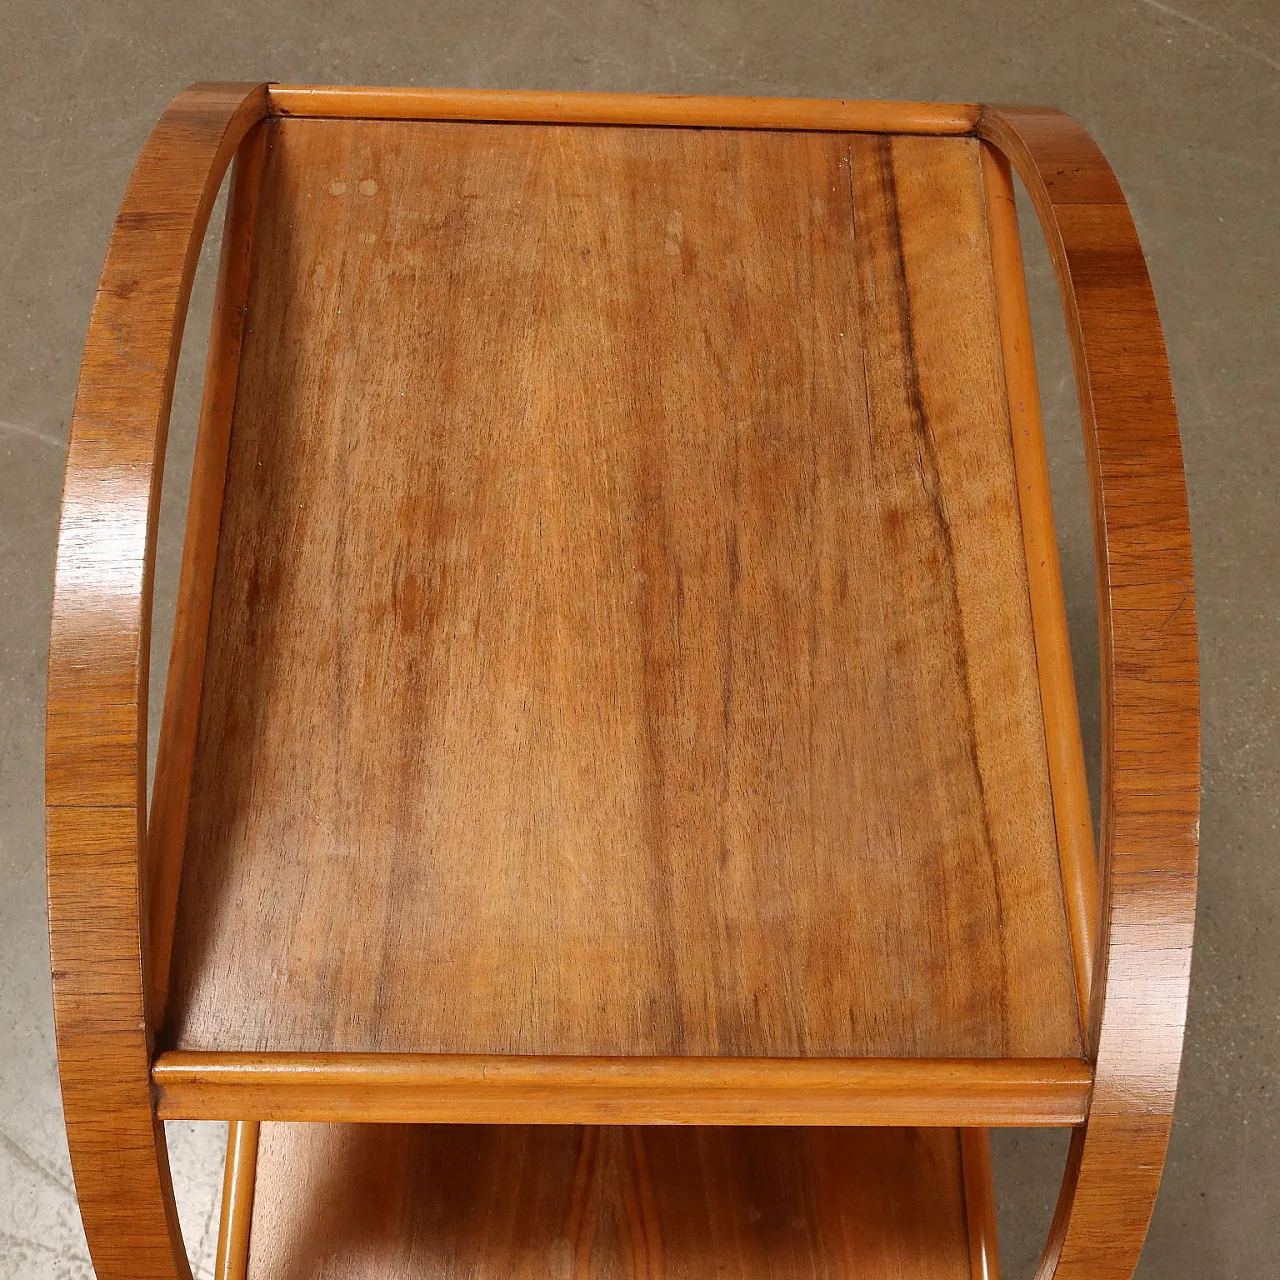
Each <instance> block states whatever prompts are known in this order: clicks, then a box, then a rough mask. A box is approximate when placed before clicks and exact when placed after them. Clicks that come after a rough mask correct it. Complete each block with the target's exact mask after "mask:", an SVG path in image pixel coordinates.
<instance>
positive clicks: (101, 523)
mask: <svg viewBox="0 0 1280 1280" xmlns="http://www.w3.org/2000/svg"><path fill="white" fill-rule="evenodd" d="M266 110H267V100H266V92H265V86H263V85H250V84H244V85H225V84H224V85H207V84H206V85H193V86H191V88H189V89H187V90H185V91H184V92H182V93H181V94H179V95H178V97H177V98H175V99H174V101H173V102H172V103H171V104H170V106H169V107H168V108H167V109H166V111H165V113H164V115H163V116H162V117H161V118H160V120H159V122H158V123H157V124H156V126H155V128H154V129H153V130H152V132H151V134H150V136H149V137H148V139H147V141H146V143H145V144H144V146H143V148H142V152H141V154H140V155H139V158H138V161H137V164H136V165H135V167H134V170H133V174H132V176H131V177H130V179H129V184H128V187H127V188H126V190H125V194H124V197H123V200H122V202H121V207H120V213H119V216H118V217H117V219H116V223H115V226H114V228H113V230H112V233H111V242H110V246H109V248H108V251H107V258H106V263H105V265H104V267H103V271H102V277H101V280H100V283H99V286H98V292H97V295H96V297H95V300H94V305H93V313H92V316H91V318H90V322H89V333H88V337H87V339H86V342H85V353H84V359H83V362H82V364H81V370H80V382H79V386H78V388H77V391H76V403H75V409H74V412H73V414H72V420H71V433H70V444H69V448H68V454H67V467H66V473H65V477H64V483H63V495H62V514H61V521H60V525H59V534H58V553H57V564H56V570H55V575H54V595H53V617H52V622H51V628H50V640H49V684H48V703H47V718H46V754H45V767H46V772H45V802H46V822H47V866H48V890H49V898H48V904H49V942H50V953H51V961H52V978H53V1005H54V1026H55V1031H56V1034H57V1045H58V1071H59V1076H60V1078H61V1083H62V1100H63V1113H64V1118H65V1123H66V1131H67V1145H68V1148H69V1151H70V1156H71V1166H72V1171H73V1173H74V1176H75V1184H76V1198H77V1200H78V1202H79V1207H80V1217H81V1220H82V1222H83V1224H84V1230H85V1237H86V1240H87V1242H88V1246H89V1253H90V1256H91V1258H92V1261H93V1266H94V1270H95V1272H96V1274H97V1276H98V1278H99V1280H190V1275H191V1270H190V1264H189V1262H188V1260H187V1256H186V1251H185V1249H184V1248H183V1244H182V1233H181V1229H180V1227H179V1224H178V1217H177V1210H176V1207H175V1204H174V1199H173V1186H172V1181H171V1178H170V1172H169V1165H168V1156H167V1153H166V1148H165V1140H164V1128H163V1125H162V1124H161V1123H160V1121H159V1120H158V1119H157V1117H156V1114H155V1105H154V1097H153V1091H152V1087H151V1082H150V1079H149V1065H150V1058H151V1049H152V1044H151V1030H152V1029H151V1027H150V1026H149V1025H148V1022H147V1017H146V991H147V980H146V975H145V967H144V966H145V956H146V955H147V938H146V924H147V922H146V913H145V910H144V903H145V901H146V882H145V873H146V859H145V822H144V815H145V810H146V794H145V793H146V759H147V750H146V735H147V730H146V726H147V676H148V665H149V662H148V659H149V653H150V644H151V631H150V624H151V592H152V581H153V571H154V565H155V537H156V520H157V516H158V512H159V499H160V486H161V477H162V474H163V468H164V451H165V436H166V432H167V429H168V422H169V409H170V404H171V402H172V396H173V380H174V373H175V370H176V367H177V362H178V354H179V350H180V348H181V342H182V328H183V321H184V319H185V316H186V308H187V301H188V299H189V297H190V292H191V281H192V278H193V276H194V274H195V268H196V263H197V261H198V258H199V251H200V244H201V241H202V240H203V238H204V232H205V227H206V225H207V223H208V219H209V214H210V212H211V210H212V207H213V203H214V199H215V197H216V196H217V192H218V188H219V186H220V184H221V181H222V176H223V174H224V173H225V171H226V168H227V165H228V164H229V163H230V161H231V157H232V155H233V154H234V153H235V151H236V149H237V147H238V146H239V144H240V141H241V139H242V138H243V137H244V135H245V133H246V132H247V131H248V130H249V129H250V128H251V127H252V126H253V125H254V124H255V123H256V122H257V121H258V120H260V119H261V118H262V117H263V115H264V114H265V113H266Z"/></svg>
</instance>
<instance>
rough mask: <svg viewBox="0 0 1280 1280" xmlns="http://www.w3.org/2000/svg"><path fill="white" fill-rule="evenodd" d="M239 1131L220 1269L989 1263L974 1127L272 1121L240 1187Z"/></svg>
mask: <svg viewBox="0 0 1280 1280" xmlns="http://www.w3.org/2000/svg"><path fill="white" fill-rule="evenodd" d="M252 1137H253V1127H252V1126H250V1125H249V1124H247V1123H246V1124H243V1125H233V1126H232V1147H233V1152H234V1150H235V1148H236V1144H237V1138H239V1139H240V1143H239V1145H240V1151H241V1155H242V1157H243V1155H244V1153H245V1151H248V1152H250V1158H249V1159H248V1160H247V1161H246V1160H245V1159H243V1158H242V1159H241V1160H240V1162H239V1165H238V1166H237V1162H236V1161H235V1160H234V1159H229V1161H228V1178H229V1180H230V1182H231V1186H232V1188H233V1190H234V1191H235V1194H232V1195H229V1196H228V1199H227V1204H228V1205H229V1206H230V1211H229V1212H227V1211H224V1221H223V1241H222V1252H223V1255H224V1256H223V1259H222V1263H223V1266H224V1268H225V1269H224V1270H222V1271H220V1275H223V1276H226V1277H239V1276H243V1275H247V1276H248V1277H250V1278H251V1280H303V1278H304V1277H305V1278H306V1280H321V1278H323V1280H365V1278H366V1277H367V1278H369V1280H373V1277H378V1280H410V1278H411V1277H412V1278H413V1280H426V1278H431V1280H445V1278H446V1277H447V1278H449V1280H454V1278H461V1277H466V1280H488V1278H489V1277H493V1280H499V1278H500V1280H521V1278H524V1277H528V1278H529V1280H532V1278H533V1277H538V1278H539V1280H571V1278H577V1277H587V1276H590V1277H601V1278H611V1277H619V1278H622V1277H628V1278H630V1277H635V1278H637V1280H641V1278H643V1280H667V1278H668V1277H669V1278H671V1280H674V1278H676V1277H683V1278H687V1280H703V1278H704V1277H712V1276H714V1277H716V1280H736V1278H739V1277H741V1278H742V1280H757V1278H759V1280H764V1278H765V1277H768V1278H769V1280H790V1278H792V1277H794V1278H795V1280H801V1278H802V1277H803V1280H814V1278H815V1277H827V1276H833V1277H834V1276H839V1277H842V1278H852V1280H860V1278H862V1277H866V1280H872V1278H873V1277H874V1278H875V1280H898V1278H900V1280H908V1278H910V1280H970V1277H982V1278H983V1280H994V1278H995V1276H996V1274H997V1271H996V1264H995V1238H994V1226H993V1223H994V1217H993V1214H992V1207H991V1202H992V1197H991V1182H990V1165H989V1159H988V1156H987V1146H986V1133H985V1130H956V1129H852V1128H850V1129H834V1128H806V1129H783V1128H777V1129H774V1128H728V1127H715V1128H682V1127H671V1128H668V1127H661V1126H648V1127H630V1126H600V1127H597V1126H549V1125H541V1126H517V1125H512V1126H496V1125H495V1126H472V1125H373V1124H287V1123H265V1124H263V1125H262V1126H261V1130H260V1136H259V1141H258V1144H257V1146H258V1154H257V1172H256V1183H255V1184H254V1186H253V1189H252V1195H251V1196H250V1195H249V1194H248V1192H249V1178H250V1177H251V1176H252V1170H253V1165H252V1155H251V1153H252V1145H253V1144H252V1142H251V1141H246V1139H251V1138H252ZM237 1167H238V1168H239V1172H238V1173H237ZM250 1204H251V1205H252V1209H251V1214H252V1216H251V1220H250V1221H248V1222H246V1221H245V1220H244V1219H245V1217H246V1215H247V1214H248V1213H249V1208H248V1206H249V1205H250ZM246 1227H247V1230H246Z"/></svg>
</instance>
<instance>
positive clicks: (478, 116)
mask: <svg viewBox="0 0 1280 1280" xmlns="http://www.w3.org/2000/svg"><path fill="white" fill-rule="evenodd" d="M268 94H269V97H270V102H271V110H272V111H273V112H274V113H275V114H277V115H281V116H296V117H302V118H329V119H350V118H359V119H379V120H505V121H523V122H525V123H531V124H575V123H576V124H614V125H648V126H655V125H660V126H665V127H689V128H727V129H819V130H834V131H837V132H841V133H846V132H863V133H924V134H961V133H972V132H973V129H974V126H975V125H976V124H977V120H978V108H977V107H976V106H974V105H973V104H972V103H959V102H861V101H857V100H854V99H844V98H831V99H822V98H735V97H706V96H690V95H685V94H644V93H547V92H537V91H534V92H527V91H513V90H492V89H489V90H486V89H390V88H381V87H378V88H374V87H369V86H357V85H284V84H273V85H270V86H269V88H268Z"/></svg>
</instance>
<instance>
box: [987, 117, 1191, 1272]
mask: <svg viewBox="0 0 1280 1280" xmlns="http://www.w3.org/2000/svg"><path fill="white" fill-rule="evenodd" d="M979 132H980V133H981V135H982V137H983V138H985V139H986V140H987V141H989V142H990V143H992V144H993V145H994V146H996V147H997V148H998V149H999V150H1000V151H1001V152H1003V153H1004V154H1005V155H1006V156H1007V157H1008V158H1009V160H1010V161H1011V162H1012V164H1013V165H1014V167H1015V168H1016V169H1017V171H1018V173H1019V174H1020V175H1021V177H1022V179H1023V181H1024V182H1025V183H1026V185H1027V189H1028V191H1029V192H1030V194H1031V198H1032V200H1033V201H1034V203H1035V206H1036V211H1037V213H1038V214H1039V216H1040V221H1041V225H1042V226H1043V228H1044V232H1045V237H1046V239H1047V240H1048V243H1049V249H1050V252H1051V254H1052V256H1053V261H1054V266H1055V269H1056V271H1057V275H1058V280H1059V284H1060V286H1061V290H1062V295H1063V305H1064V310H1065V312H1066V319H1067V331H1068V334H1069V335H1070V338H1071V343H1072V349H1073V355H1074V358H1075V369H1076V381H1077V387H1078V390H1079V398H1080V414H1081V419H1082V422H1083V426H1084V434H1085V444H1086V458H1087V460H1088V465H1089V475H1090V482H1091V485H1092V490H1093V505H1094V517H1095V520H1094V528H1095V536H1096V554H1097V565H1098V625H1099V632H1100V643H1101V658H1102V725H1103V765H1102V774H1103V776H1102V814H1101V819H1102V820H1101V841H1100V853H1101V868H1102V907H1101V920H1100V928H1099V944H1098V958H1097V961H1096V965H1095V971H1094V981H1093V993H1092V1010H1091V1018H1090V1023H1091V1026H1090V1031H1091V1049H1092V1050H1093V1052H1094V1053H1095V1054H1096V1064H1095V1084H1094V1092H1093V1097H1092V1101H1091V1104H1090V1110H1089V1120H1088V1124H1087V1126H1086V1127H1085V1128H1084V1129H1082V1130H1078V1131H1077V1133H1076V1134H1075V1136H1074V1138H1073V1141H1072V1146H1071V1154H1070V1157H1069V1161H1068V1168H1067V1175H1066V1178H1065V1180H1064V1183H1063V1190H1062V1195H1061V1197H1060V1200H1059V1203H1058V1210H1057V1213H1056V1215H1055V1218H1054V1224H1053V1228H1052V1231H1051V1234H1050V1239H1049V1244H1048V1247H1047V1249H1046V1251H1045V1256H1044V1258H1043V1260H1042V1263H1041V1267H1040V1272H1039V1274H1040V1276H1041V1277H1042V1278H1045V1280H1047V1277H1049V1276H1053V1277H1056V1278H1057V1280H1086V1278H1087V1280H1113V1278H1114V1280H1127V1277H1129V1276H1130V1275H1132V1273H1133V1269H1134V1266H1135V1265H1136V1263H1137V1259H1138V1254H1139V1251H1140V1250H1141V1248H1142V1242H1143V1239H1144V1238H1145V1236H1146V1232H1147V1226H1148V1223H1149V1221H1150V1218H1151V1210H1152V1206H1153V1204H1154V1202H1155V1196H1156V1192H1157V1190H1158V1188H1159V1185H1160V1175H1161V1172H1162V1170H1163V1167H1164V1157H1165V1148H1166V1144H1167V1142H1168V1135H1169V1124H1170V1118H1171V1116H1172V1111H1173V1102H1174V1095H1175V1093H1176V1089H1177V1081H1178V1067H1179V1063H1180V1060H1181V1055H1182V1038H1183V1027H1184V1021H1185V1017H1186V1003H1187V990H1188V983H1189V979H1190V962H1191V943H1192V933H1193V928H1194V920H1195V890H1196V854H1197V845H1198V839H1199V804H1200V734H1199V677H1198V664H1197V653H1196V624H1195V598H1194V588H1193V578H1192V564H1191V539H1190V531H1189V527H1188V520H1187V501H1186V486H1185V481H1184V478H1183V470H1182V450H1181V445H1180V442H1179V439H1178V424H1177V416H1176V413H1175V411H1174V405H1173V394H1172V389H1171V386H1170V382H1169V368H1168V361H1167V358H1166V356H1165V350H1164V339H1163V336H1162V334H1161V329H1160V319H1159V316H1158V314H1157V312H1156V305H1155V298H1154V296H1153V294H1152V291H1151V282H1150V279H1149V278H1148V275H1147V268H1146V262H1145V260H1144V258H1143V255H1142V248H1141V246H1140V244H1139V243H1138V237H1137V233H1136V231H1135V230H1134V226H1133V220H1132V218H1131V217H1130V215H1129V210H1128V207H1127V206H1126V204H1125V200H1124V196H1123V194H1122V192H1121V190H1120V186H1119V184H1118V183H1117V181H1116V178H1115V175H1114V174H1113V173H1112V172H1111V169H1110V167H1109V166H1108V164H1107V162H1106V159H1105V158H1104V156H1103V155H1102V153H1101V151H1099V149H1098V147H1097V144H1096V143H1094V142H1093V140H1092V139H1091V138H1090V137H1089V136H1088V134H1087V133H1085V131H1084V130H1083V129H1082V128H1081V127H1080V126H1079V125H1078V124H1076V122H1075V121H1074V120H1072V119H1071V118H1070V117H1069V116H1065V115H1063V114H1062V113H1061V112H1060V111H1054V110H1052V109H1050V108H1043V107H1000V108H995V107H992V108H987V109H984V112H983V116H982V120H981V123H980V127H979Z"/></svg>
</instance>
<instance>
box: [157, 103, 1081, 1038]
mask: <svg viewBox="0 0 1280 1280" xmlns="http://www.w3.org/2000/svg"><path fill="white" fill-rule="evenodd" d="M260 210H261V213H260V224H259V226H258V228H257V230H256V233H255V240H256V245H255V251H254V263H253V269H252V277H251V283H250V295H249V303H248V320H247V332H246V335H245V339H244V348H243V358H242V368H241V374H240V384H239V390H238V394H237V403H236V411H235V420H234V426H233V433H232V444H231V455H230V460H229V464H228V477H227V490H226V492H227V496H226V506H225V511H224V515H223V526H222V535H221V543H220V547H219V557H218V568H217V582H216V587H215V591H214V601H213V611H212V622H211V633H210V641H209V650H208V665H207V670H206V673H205V686H204V688H205V692H204V704H203V713H202V724H201V729H200V736H199V746H198V751H197V758H196V766H195V776H194V779H193V783H192V796H191V819H190V834H189V840H188V851H187V867H186V870H185V872H184V878H183V886H182V896H181V903H180V909H179V925H178V930H177V942H176V947H175V966H174V990H173V998H172V1021H171V1024H170V1030H169V1034H168V1036H167V1039H168V1041H169V1042H170V1043H171V1044H173V1045H175V1046H176V1047H179V1048H183V1049H204V1050H278V1051H309V1050H330V1051H332V1050H347V1051H367V1050H387V1051H404V1052H445V1053H448V1052H464V1053H520V1054H604V1055H628V1054H638V1055H663V1054H666V1055H682V1054H688V1055H712V1056H714V1055H748V1056H751V1055H755V1056H770V1055H778V1056H795V1057H804V1056H845V1055H848V1056H879V1057H943V1058H949V1057H973V1058H979V1057H1002V1056H1009V1057H1042V1058H1051V1057H1072V1056H1075V1055H1076V1054H1077V1053H1078V1039H1077V1036H1078V1032H1077V1026H1076V1010H1075V1004H1074V994H1073V985H1072V978H1071V967H1070V949H1069V942H1068V937H1067V932H1066V925H1065V919H1064V912H1063V904H1062V893H1061V884H1060V876H1059V871H1058V866H1057V860H1056V848H1055V840H1054V833H1053V826H1052V809H1051V801H1050V794H1049V785H1048V774H1047V764H1046V757H1045V746H1044V734H1043V726H1042V722H1041V715H1040V705H1039V697H1038V692H1037V684H1036V670H1035V652H1034V645H1033V642H1032V636H1031V617H1030V611H1029V607H1028V603H1027V578H1026V568H1025V562H1024V556H1023V551H1022V546H1021V536H1020V533H1019V522H1018V506H1017V502H1018V499H1017V493H1016V486H1015V480H1014V471H1013V462H1012V455H1011V447H1010V439H1009V423H1008V415H1007V412H1006V408H1005V403H1004V383H1003V376H1002V357H1001V350H1000V344H999V332H998V326H997V319H996V312H995V304H994V295H993V284H992V274H991V262H990V251H989V241H988V236H987V231H986V227H985V223H984V215H983V188H982V177H981V171H980V167H979V152H978V144H977V143H976V142H974V141H972V140H962V139H941V138H917V137H903V138H894V139H889V138H878V137H870V136H866V135H854V136H849V135H838V134H823V133H791V134H788V133H776V132H760V133H748V132H731V131H705V132H702V131H690V130H675V129H663V130H658V129H634V128H632V129H607V128H597V129H582V128H573V127H532V126H525V125H518V124H506V125H488V124H421V123H388V122H371V121H339V120H323V121H304V120H281V121H276V122H273V123H272V124H271V125H270V126H269V134H268V139H267V155H266V160H265V165H264V170H263V177H262V194H261V201H260ZM247 939H252V940H253V942H252V945H246V940H247Z"/></svg>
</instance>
